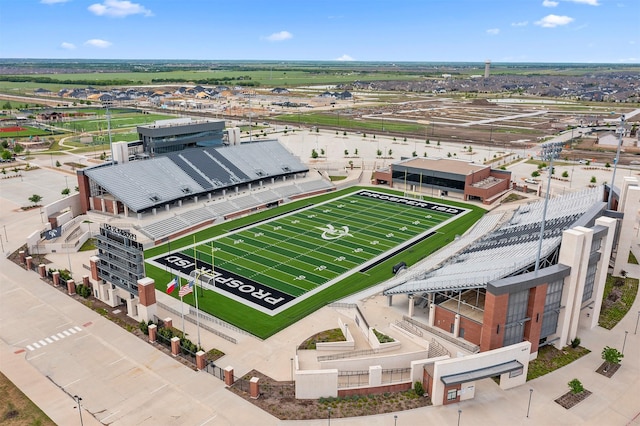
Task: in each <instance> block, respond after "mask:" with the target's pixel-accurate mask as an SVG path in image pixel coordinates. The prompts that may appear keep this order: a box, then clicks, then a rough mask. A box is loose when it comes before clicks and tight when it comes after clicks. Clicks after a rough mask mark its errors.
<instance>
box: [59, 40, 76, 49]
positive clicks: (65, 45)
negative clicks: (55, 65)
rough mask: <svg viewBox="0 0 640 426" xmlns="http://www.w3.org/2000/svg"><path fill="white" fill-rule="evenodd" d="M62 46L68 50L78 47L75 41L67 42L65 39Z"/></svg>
mask: <svg viewBox="0 0 640 426" xmlns="http://www.w3.org/2000/svg"><path fill="white" fill-rule="evenodd" d="M60 47H62V48H63V49H67V50H73V49H75V48H76V45H75V44H73V43H67V42H66V41H63V42H62V44H60Z"/></svg>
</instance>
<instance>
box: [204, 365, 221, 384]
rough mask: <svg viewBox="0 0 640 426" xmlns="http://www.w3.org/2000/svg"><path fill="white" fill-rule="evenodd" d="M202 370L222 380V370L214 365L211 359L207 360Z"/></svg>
mask: <svg viewBox="0 0 640 426" xmlns="http://www.w3.org/2000/svg"><path fill="white" fill-rule="evenodd" d="M202 371H205V372H207V373H209V374H211V375H212V376H213V377H217V378H218V379H220V380H224V370H223V369H222V368H220V367H218V366H217V365H215V364H214V363H213V362H212V361H210V362H208V363H207V365H205V366H204V370H202Z"/></svg>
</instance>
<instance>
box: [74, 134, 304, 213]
mask: <svg viewBox="0 0 640 426" xmlns="http://www.w3.org/2000/svg"><path fill="white" fill-rule="evenodd" d="M308 170H309V169H308V167H306V166H305V165H304V164H302V162H300V161H299V160H298V159H297V158H296V157H295V156H293V154H291V153H290V152H289V151H287V149H286V148H285V147H284V146H282V145H281V144H280V142H278V141H277V140H268V141H260V142H254V143H250V144H242V145H233V146H228V147H207V148H192V149H188V150H184V151H179V152H174V153H170V154H168V155H165V156H162V157H157V158H154V159H151V160H145V161H134V162H130V163H124V164H116V165H110V166H100V167H95V168H91V169H86V170H84V174H85V175H86V176H88V177H89V179H91V180H93V181H95V183H96V184H98V185H99V186H101V187H102V188H104V190H105V191H107V192H108V193H110V194H111V195H112V196H113V197H115V198H116V199H118V200H120V201H121V202H122V203H124V204H125V205H127V206H128V207H129V209H131V210H133V211H134V212H139V211H143V210H145V209H149V208H152V207H155V206H158V205H162V204H165V203H167V202H172V201H174V200H178V199H182V198H185V197H189V196H193V195H197V194H200V193H207V192H210V191H214V190H217V189H223V188H228V187H233V186H235V185H238V184H242V183H249V182H253V181H258V180H260V179H267V178H271V177H277V176H282V175H288V174H292V173H300V172H306V171H308Z"/></svg>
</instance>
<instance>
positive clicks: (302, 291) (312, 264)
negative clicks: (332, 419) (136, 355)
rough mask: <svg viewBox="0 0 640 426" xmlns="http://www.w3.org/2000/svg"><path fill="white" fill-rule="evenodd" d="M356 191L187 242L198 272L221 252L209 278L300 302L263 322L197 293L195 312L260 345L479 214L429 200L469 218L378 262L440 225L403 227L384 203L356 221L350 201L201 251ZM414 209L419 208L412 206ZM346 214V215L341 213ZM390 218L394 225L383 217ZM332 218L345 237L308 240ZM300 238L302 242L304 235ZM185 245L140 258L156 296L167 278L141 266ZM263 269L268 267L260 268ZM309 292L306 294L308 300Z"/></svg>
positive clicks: (214, 295)
mask: <svg viewBox="0 0 640 426" xmlns="http://www.w3.org/2000/svg"><path fill="white" fill-rule="evenodd" d="M362 189H363V188H349V189H347V190H343V191H338V192H334V193H330V194H325V195H321V196H318V197H314V198H311V199H305V200H299V201H296V202H292V203H289V204H286V205H284V206H281V207H278V208H275V209H270V210H266V211H262V212H259V213H256V214H253V215H251V216H248V217H244V218H240V219H236V220H232V221H229V222H225V223H222V224H220V225H218V226H213V227H210V228H207V229H205V230H202V231H200V232H198V233H197V234H196V236H195V238H196V245H197V246H198V247H197V248H198V252H199V257H198V259H197V261H198V262H197V263H199V265H200V264H202V263H206V262H210V259H211V256H210V254H209V253H211V251H212V250H213V249H214V247H215V249H220V248H222V247H224V249H223V251H219V252H218V254H216V255H215V256H216V260H215V266H216V271H219V270H218V269H217V268H218V266H221V270H222V271H229V272H231V273H233V274H236V275H238V276H239V277H240V279H245V278H249V279H252V280H254V281H255V282H257V283H259V284H262V285H265V286H268V287H267V288H275V289H277V290H279V291H282V292H283V293H286V294H287V295H289V296H290V297H293V298H295V297H299V296H301V295H304V296H305V297H303V298H301V299H302V300H301V301H298V300H296V301H295V303H291V304H289V302H286V304H284V305H282V306H284V308H283V310H281V311H278V313H276V314H275V315H270V314H268V313H265V312H262V311H260V310H258V309H255V308H253V307H251V306H249V305H247V304H245V303H243V302H241V301H238V299H237V297H234V298H231V297H226V296H224V295H223V294H221V293H222V290H220V292H218V291H216V292H214V291H208V290H205V291H204V293H203V294H204V295H203V296H199V307H200V308H201V309H202V310H204V311H206V312H209V313H211V314H212V315H215V316H216V317H219V318H221V319H223V320H224V321H227V322H229V323H231V324H234V325H236V326H238V327H240V328H242V329H244V330H247V331H250V332H251V333H252V334H254V335H256V336H258V337H261V338H266V337H269V336H270V335H272V334H274V333H276V332H277V331H279V330H281V329H283V328H285V327H287V326H289V325H290V324H293V323H294V322H296V321H298V320H299V319H301V318H303V317H305V316H307V315H308V314H310V313H311V312H313V311H315V310H317V309H319V308H321V307H322V306H324V305H326V304H327V303H330V302H332V301H334V300H338V299H340V298H343V297H345V296H347V295H349V294H352V293H355V292H357V291H360V290H362V289H365V288H367V287H370V286H372V285H374V284H377V283H379V282H381V281H383V280H385V279H388V278H390V277H391V275H392V272H391V268H392V266H393V265H395V264H396V263H398V262H400V261H404V262H406V263H407V264H408V265H412V264H414V263H416V262H417V261H418V260H420V259H422V258H424V257H426V256H428V255H429V254H430V253H433V252H434V251H436V250H438V249H439V248H440V247H442V246H444V245H446V244H448V243H450V242H451V241H453V240H454V239H455V237H456V235H462V234H463V233H464V232H465V231H466V230H467V229H468V228H469V227H470V226H472V225H473V224H474V223H475V222H476V221H477V220H478V219H479V218H480V217H481V216H482V215H483V214H484V213H485V211H484V210H483V209H481V208H478V207H475V206H470V205H466V204H462V203H456V202H453V201H449V200H447V201H446V202H441V200H434V201H435V202H437V203H441V204H446V205H448V206H453V207H462V208H465V209H468V210H470V211H469V212H468V213H466V214H464V215H459V216H460V217H458V218H457V219H456V220H453V221H451V222H449V223H447V224H446V225H444V226H442V227H441V228H439V229H438V230H437V232H436V233H435V234H433V235H431V236H429V237H428V238H425V239H423V240H421V241H420V242H417V243H416V244H413V245H409V246H408V247H406V248H405V249H404V250H401V251H400V252H398V253H394V254H393V255H391V256H390V257H388V258H386V257H382V258H380V257H379V256H381V255H382V253H388V252H389V251H391V252H394V250H395V249H394V247H397V246H398V245H402V244H404V243H405V242H406V241H407V240H408V239H411V238H417V236H419V235H422V234H421V232H425V231H427V230H428V229H429V228H431V227H433V226H435V224H437V223H441V222H443V221H444V220H446V218H438V217H436V215H435V213H433V212H430V215H431V216H433V217H432V219H424V218H423V219H418V218H416V217H413V216H412V219H411V220H410V221H409V223H408V224H407V223H406V222H407V219H405V218H403V216H404V214H405V213H406V214H407V216H409V215H410V212H408V211H407V210H405V209H402V208H401V207H407V206H404V205H402V206H398V209H397V210H396V209H392V208H391V207H390V206H388V205H387V206H385V205H384V204H388V203H385V202H381V204H380V205H378V207H379V208H380V211H376V209H375V208H374V207H371V206H367V207H365V203H362V206H363V208H366V210H367V213H366V214H365V213H363V214H360V215H359V214H358V211H357V210H356V211H351V209H352V205H350V204H349V202H348V200H350V198H345V199H344V200H345V202H344V203H343V204H345V207H344V209H341V208H340V207H338V205H339V204H340V202H339V200H336V201H332V202H331V204H329V205H326V206H318V207H317V209H314V210H306V211H301V212H297V213H295V214H294V215H293V216H286V217H283V218H275V219H274V220H273V221H272V222H268V223H264V224H263V223H261V224H259V225H258V226H257V227H256V228H252V229H248V230H242V231H236V233H234V234H231V235H228V236H225V237H222V238H218V239H216V240H215V241H214V243H213V245H209V246H208V248H205V247H206V246H205V245H204V244H203V243H202V242H203V241H208V240H210V239H211V238H217V237H220V236H221V235H223V234H227V233H229V232H232V231H233V230H237V229H238V228H240V227H243V226H247V225H250V224H253V223H256V222H259V221H264V220H265V219H268V218H272V217H274V216H276V215H282V214H284V213H287V212H290V211H292V210H294V209H301V208H304V207H307V206H310V205H315V204H318V203H320V202H324V201H329V200H333V199H334V198H336V197H338V196H342V195H346V194H352V193H354V192H356V191H360V190H362ZM376 192H385V193H390V194H395V195H399V194H398V193H397V192H393V191H391V190H384V189H381V188H376ZM356 197H357V196H356ZM363 201H364V200H363ZM367 204H368V203H367ZM358 205H360V204H358ZM414 208H415V209H419V208H418V207H414ZM327 209H331V210H332V211H331V212H326V213H325V212H324V211H323V210H327ZM347 210H349V211H348V212H347ZM382 210H384V212H383V211H382ZM342 212H345V213H342ZM394 212H395V214H396V216H395V218H394V217H391V216H393V214H394ZM339 213H340V214H339ZM421 213H423V212H421ZM334 214H336V215H337V216H335V217H339V218H341V219H339V220H338V219H336V222H334V223H335V225H336V226H337V228H338V229H339V228H340V227H341V226H342V225H345V224H346V225H348V226H349V228H350V232H351V233H352V234H353V237H349V238H344V239H338V240H334V241H329V242H327V241H324V240H322V239H319V238H316V239H315V240H314V239H313V238H312V236H311V234H319V231H318V229H321V228H322V227H326V226H327V223H332V222H333V220H334V219H333V217H334V216H333V215H334ZM338 214H339V215H338ZM413 214H416V213H415V212H414V213H413ZM323 215H324V216H323ZM309 216H313V217H309ZM418 220H420V221H421V222H420V223H419V224H416V225H413V224H412V223H411V222H413V221H418ZM294 221H297V222H296V223H295V224H294V223H292V222H294ZM429 221H431V222H429ZM401 222H402V224H401ZM303 225H304V227H303ZM390 227H392V228H390ZM275 228H278V229H277V230H276V229H275ZM403 228H404V229H403ZM305 232H306V233H307V234H308V235H305ZM387 235H388V236H387ZM368 238H369V239H370V241H369V240H368ZM276 240H280V244H275V241H276ZM198 241H199V242H200V243H199V244H198V243H197V242H198ZM265 244H266V245H265ZM193 245H194V237H193V236H187V237H182V238H179V239H177V240H175V241H172V242H171V247H169V245H168V244H165V245H162V246H158V247H154V248H152V249H149V250H147V251H146V252H145V259H147V264H146V272H147V275H148V276H150V277H152V278H154V279H155V281H156V288H157V289H158V290H160V291H164V290H165V289H166V284H167V283H168V282H169V281H170V280H171V278H172V277H173V272H172V271H170V270H167V268H165V267H161V266H160V265H159V264H151V263H149V262H148V259H150V258H152V257H154V256H158V255H161V254H164V253H167V252H168V251H170V250H169V249H170V248H171V252H172V253H173V254H176V253H178V252H180V251H181V250H182V252H183V254H181V255H182V256H193V251H192V250H191V251H190V247H192V246H193ZM201 247H202V248H201ZM181 248H187V249H186V250H183V249H181ZM376 259H380V263H374V262H376ZM276 261H277V262H276ZM274 262H275V263H274ZM367 262H369V263H367ZM207 264H208V263H207ZM265 264H266V265H272V266H271V267H270V268H266V269H265V268H264V265H265ZM363 264H367V265H369V266H368V268H369V269H367V268H363V267H362V265H363ZM183 281H184V280H183ZM309 292H313V293H310V294H308V293H309ZM176 293H177V292H174V293H173V295H174V296H176V297H177V295H176ZM192 299H193V296H192V295H188V296H186V297H185V302H188V303H190V304H194V301H193V300H192Z"/></svg>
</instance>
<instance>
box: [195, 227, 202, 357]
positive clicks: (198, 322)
mask: <svg viewBox="0 0 640 426" xmlns="http://www.w3.org/2000/svg"><path fill="white" fill-rule="evenodd" d="M194 239H195V237H194ZM201 274H202V271H201V272H200V273H199V274H197V275H196V281H198V279H200V275H201ZM195 286H196V290H195V291H194V293H195V295H196V324H197V326H198V350H200V347H201V346H202V345H200V311H199V310H198V283H197V282H196V283H195Z"/></svg>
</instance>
